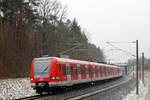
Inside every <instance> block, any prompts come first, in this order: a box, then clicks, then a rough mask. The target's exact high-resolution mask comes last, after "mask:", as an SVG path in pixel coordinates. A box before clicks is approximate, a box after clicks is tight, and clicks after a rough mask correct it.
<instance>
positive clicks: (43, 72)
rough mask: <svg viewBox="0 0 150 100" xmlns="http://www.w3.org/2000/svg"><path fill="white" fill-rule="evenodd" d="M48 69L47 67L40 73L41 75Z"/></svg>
mask: <svg viewBox="0 0 150 100" xmlns="http://www.w3.org/2000/svg"><path fill="white" fill-rule="evenodd" d="M47 69H48V66H47V67H46V68H45V69H44V70H43V71H42V72H41V74H43V73H44V72H45V71H46V70H47Z"/></svg>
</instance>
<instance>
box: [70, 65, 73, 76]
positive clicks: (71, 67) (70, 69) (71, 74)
mask: <svg viewBox="0 0 150 100" xmlns="http://www.w3.org/2000/svg"><path fill="white" fill-rule="evenodd" d="M70 70H71V75H73V66H71V69H70Z"/></svg>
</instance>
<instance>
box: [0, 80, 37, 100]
mask: <svg viewBox="0 0 150 100" xmlns="http://www.w3.org/2000/svg"><path fill="white" fill-rule="evenodd" d="M33 95H36V93H35V91H34V90H33V89H32V88H31V86H30V80H29V78H19V79H3V80H0V100H10V99H18V98H22V97H27V96H33Z"/></svg>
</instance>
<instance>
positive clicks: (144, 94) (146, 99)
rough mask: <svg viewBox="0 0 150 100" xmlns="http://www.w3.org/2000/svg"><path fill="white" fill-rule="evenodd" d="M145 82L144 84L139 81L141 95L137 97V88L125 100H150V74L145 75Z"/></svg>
mask: <svg viewBox="0 0 150 100" xmlns="http://www.w3.org/2000/svg"><path fill="white" fill-rule="evenodd" d="M144 81H145V82H144V84H143V83H142V81H139V95H136V88H135V89H134V90H133V91H131V93H129V94H128V95H127V96H126V97H124V99H123V100H150V72H146V73H145V79H144Z"/></svg>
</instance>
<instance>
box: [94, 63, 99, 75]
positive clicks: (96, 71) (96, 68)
mask: <svg viewBox="0 0 150 100" xmlns="http://www.w3.org/2000/svg"><path fill="white" fill-rule="evenodd" d="M95 73H96V78H98V76H99V75H98V74H99V70H98V67H97V66H95Z"/></svg>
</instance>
